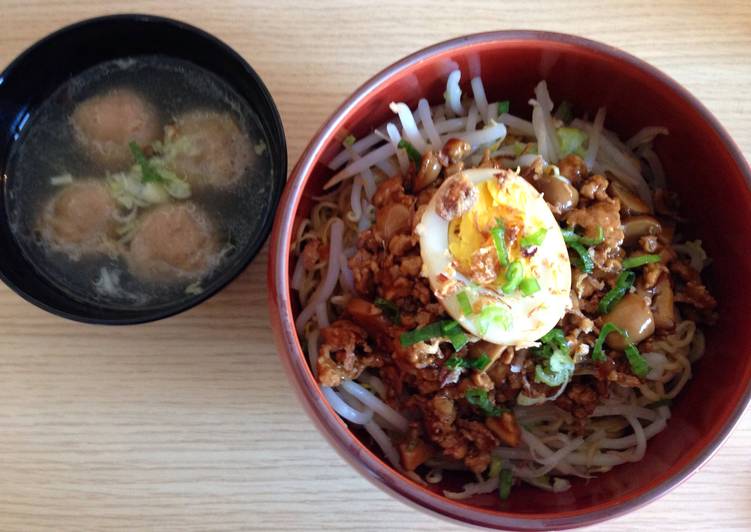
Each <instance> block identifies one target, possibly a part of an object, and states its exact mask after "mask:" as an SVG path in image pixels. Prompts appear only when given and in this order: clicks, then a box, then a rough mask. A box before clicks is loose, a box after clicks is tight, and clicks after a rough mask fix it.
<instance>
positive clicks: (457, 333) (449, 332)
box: [441, 320, 469, 351]
mask: <svg viewBox="0 0 751 532" xmlns="http://www.w3.org/2000/svg"><path fill="white" fill-rule="evenodd" d="M441 330H442V332H443V334H444V335H445V336H446V337H447V338H448V339H449V341H450V342H451V345H452V346H454V351H459V350H460V349H461V348H462V347H464V346H465V345H467V342H469V338H467V335H466V334H464V331H463V330H462V328H461V326H460V325H459V323H458V322H456V321H453V320H451V321H446V322H444V324H443V326H442V327H441Z"/></svg>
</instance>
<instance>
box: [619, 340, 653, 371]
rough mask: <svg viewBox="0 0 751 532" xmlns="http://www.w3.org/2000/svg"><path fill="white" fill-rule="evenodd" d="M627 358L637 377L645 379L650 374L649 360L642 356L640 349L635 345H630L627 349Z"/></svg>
mask: <svg viewBox="0 0 751 532" xmlns="http://www.w3.org/2000/svg"><path fill="white" fill-rule="evenodd" d="M625 352H626V358H627V359H628V363H629V365H630V366H631V371H632V372H633V373H634V375H636V376H637V377H644V376H645V375H646V374H647V373H649V363H648V362H647V359H646V358H644V357H643V356H641V353H639V349H637V347H636V346H635V345H634V344H628V345H627V346H626V349H625Z"/></svg>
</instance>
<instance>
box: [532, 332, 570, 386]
mask: <svg viewBox="0 0 751 532" xmlns="http://www.w3.org/2000/svg"><path fill="white" fill-rule="evenodd" d="M540 343H541V344H542V345H541V346H540V347H534V348H532V350H531V351H532V354H533V355H534V356H536V357H538V358H540V359H541V360H540V363H539V364H537V366H535V382H541V383H544V384H547V385H548V386H551V387H555V386H560V385H562V384H564V383H566V382H568V380H569V379H570V378H571V375H573V373H574V361H573V360H571V357H569V355H568V352H569V349H570V348H569V345H568V341H567V340H566V337H565V335H564V334H563V331H562V330H561V329H558V328H555V329H551V330H550V331H548V332H547V333H546V334H545V335H544V336H543V337H542V338H540Z"/></svg>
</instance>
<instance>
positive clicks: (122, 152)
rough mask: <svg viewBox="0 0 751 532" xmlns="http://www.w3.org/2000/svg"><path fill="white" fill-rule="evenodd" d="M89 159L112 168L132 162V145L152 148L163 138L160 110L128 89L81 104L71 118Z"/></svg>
mask: <svg viewBox="0 0 751 532" xmlns="http://www.w3.org/2000/svg"><path fill="white" fill-rule="evenodd" d="M70 121H71V125H72V126H73V131H74V132H75V136H76V138H77V139H78V141H79V143H80V144H81V146H82V147H83V148H84V149H85V150H86V152H87V154H88V156H89V157H91V158H92V159H93V160H95V161H96V162H98V163H100V164H101V165H103V166H104V167H106V168H109V169H121V168H123V167H127V166H128V165H129V164H131V163H132V155H131V152H130V150H129V148H128V143H129V142H136V143H137V144H138V145H139V146H141V147H144V146H148V145H149V144H151V143H152V142H154V141H155V140H157V139H158V138H159V137H160V136H161V129H162V128H161V125H160V123H159V117H158V114H157V112H156V108H155V107H154V106H153V105H152V104H151V103H150V102H148V101H147V100H146V99H144V98H143V97H142V96H140V95H139V94H138V93H136V92H134V91H133V90H131V89H127V88H116V89H113V90H110V91H108V92H106V93H104V94H99V95H96V96H92V97H91V98H88V99H87V100H84V101H83V102H81V103H79V104H78V105H77V106H76V108H75V109H74V111H73V113H72V114H71V117H70Z"/></svg>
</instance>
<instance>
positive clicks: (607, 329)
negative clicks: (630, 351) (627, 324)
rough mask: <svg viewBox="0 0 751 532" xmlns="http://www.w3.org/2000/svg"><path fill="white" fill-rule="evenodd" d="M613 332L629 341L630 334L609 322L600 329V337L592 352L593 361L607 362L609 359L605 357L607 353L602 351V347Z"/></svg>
mask: <svg viewBox="0 0 751 532" xmlns="http://www.w3.org/2000/svg"><path fill="white" fill-rule="evenodd" d="M612 332H617V333H618V334H620V335H622V336H623V337H624V338H626V339H628V334H627V333H626V331H624V330H623V329H621V328H620V327H618V326H617V325H616V324H615V323H611V322H607V323H606V324H604V325H603V326H602V329H600V335H599V336H598V337H597V340H595V346H594V349H593V350H592V360H594V361H595V362H605V359H606V358H607V357H606V356H605V352H604V351H603V350H602V345H603V344H604V343H605V338H607V337H608V335H609V334H610V333H612Z"/></svg>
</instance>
